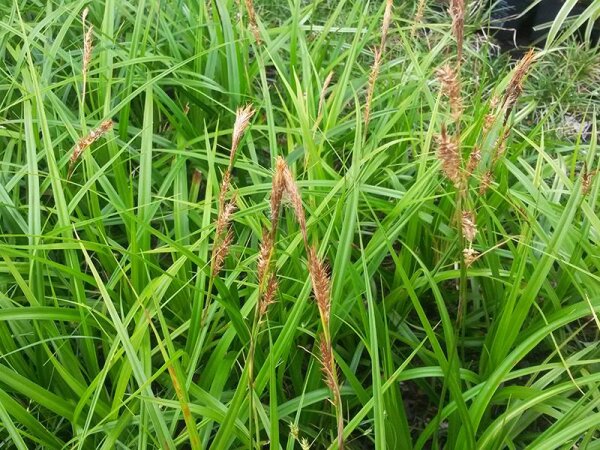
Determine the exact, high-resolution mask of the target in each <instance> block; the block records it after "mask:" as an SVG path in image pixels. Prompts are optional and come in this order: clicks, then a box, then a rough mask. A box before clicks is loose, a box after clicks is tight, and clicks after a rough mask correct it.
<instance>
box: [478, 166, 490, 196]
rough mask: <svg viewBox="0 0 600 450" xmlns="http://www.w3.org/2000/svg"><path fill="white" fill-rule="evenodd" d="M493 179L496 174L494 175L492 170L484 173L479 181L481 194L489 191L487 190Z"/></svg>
mask: <svg viewBox="0 0 600 450" xmlns="http://www.w3.org/2000/svg"><path fill="white" fill-rule="evenodd" d="M493 179H494V176H493V175H492V172H491V171H489V170H488V171H487V172H486V173H484V174H483V177H481V181H480V183H479V195H483V194H485V193H486V192H487V190H488V189H489V188H490V186H491V185H492V181H493Z"/></svg>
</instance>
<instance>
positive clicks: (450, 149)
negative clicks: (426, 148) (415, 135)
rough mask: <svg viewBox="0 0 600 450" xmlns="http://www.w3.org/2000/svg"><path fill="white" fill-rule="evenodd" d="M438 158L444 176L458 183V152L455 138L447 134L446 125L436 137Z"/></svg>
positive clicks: (455, 183)
mask: <svg viewBox="0 0 600 450" xmlns="http://www.w3.org/2000/svg"><path fill="white" fill-rule="evenodd" d="M437 143H438V159H439V160H440V161H441V163H442V170H443V172H444V174H445V175H446V177H448V179H449V180H450V181H452V182H453V183H454V185H456V186H458V185H459V184H460V154H459V152H458V143H457V142H456V139H455V138H453V137H450V136H448V133H447V132H446V126H445V125H444V126H442V132H441V133H440V135H439V136H438V138H437Z"/></svg>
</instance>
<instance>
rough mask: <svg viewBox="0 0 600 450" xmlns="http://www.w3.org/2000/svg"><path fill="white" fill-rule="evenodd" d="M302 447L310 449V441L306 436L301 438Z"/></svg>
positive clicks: (306, 449)
mask: <svg viewBox="0 0 600 450" xmlns="http://www.w3.org/2000/svg"><path fill="white" fill-rule="evenodd" d="M300 448H301V449H302V450H310V442H308V439H306V438H305V437H303V438H302V439H301V440H300Z"/></svg>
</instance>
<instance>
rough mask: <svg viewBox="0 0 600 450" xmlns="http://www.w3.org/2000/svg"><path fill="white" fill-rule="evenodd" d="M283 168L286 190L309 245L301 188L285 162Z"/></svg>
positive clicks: (304, 238)
mask: <svg viewBox="0 0 600 450" xmlns="http://www.w3.org/2000/svg"><path fill="white" fill-rule="evenodd" d="M283 164H284V165H283V170H282V178H283V183H284V186H285V192H286V193H287V194H288V196H289V198H290V202H291V203H292V208H293V210H294V215H295V216H296V220H297V221H298V225H300V232H301V233H302V239H303V240H304V245H305V246H308V234H307V231H306V216H305V215H304V207H303V206H302V196H301V195H300V190H299V189H298V185H297V184H296V182H295V181H294V177H293V176H292V172H291V171H290V169H289V167H288V166H287V164H285V162H284V163H283Z"/></svg>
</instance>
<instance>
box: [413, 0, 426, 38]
mask: <svg viewBox="0 0 600 450" xmlns="http://www.w3.org/2000/svg"><path fill="white" fill-rule="evenodd" d="M426 3H427V0H419V4H418V6H417V11H416V12H415V18H414V21H413V27H412V30H411V35H412V37H414V36H415V34H416V32H417V25H419V24H420V23H421V22H423V15H424V13H425V4H426Z"/></svg>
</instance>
